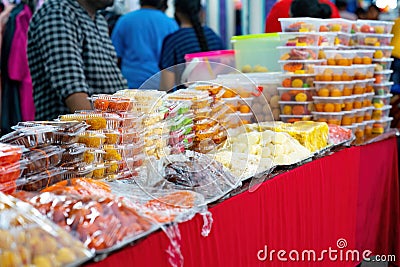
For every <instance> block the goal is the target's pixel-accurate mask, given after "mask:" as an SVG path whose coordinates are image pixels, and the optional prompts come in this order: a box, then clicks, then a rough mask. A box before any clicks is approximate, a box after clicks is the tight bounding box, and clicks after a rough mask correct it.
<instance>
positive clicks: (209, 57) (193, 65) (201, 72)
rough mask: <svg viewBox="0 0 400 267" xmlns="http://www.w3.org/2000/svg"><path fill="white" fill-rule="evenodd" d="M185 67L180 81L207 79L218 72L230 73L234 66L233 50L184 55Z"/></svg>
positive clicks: (213, 77) (213, 76)
mask: <svg viewBox="0 0 400 267" xmlns="http://www.w3.org/2000/svg"><path fill="white" fill-rule="evenodd" d="M185 60H186V68H185V71H184V72H183V74H182V82H186V81H188V82H191V81H207V80H211V79H215V77H217V75H218V74H224V73H230V72H232V70H233V68H234V67H235V65H236V64H235V51H234V50H218V51H207V52H198V53H193V54H187V55H185Z"/></svg>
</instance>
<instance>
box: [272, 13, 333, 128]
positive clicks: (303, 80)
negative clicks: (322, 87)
mask: <svg viewBox="0 0 400 267" xmlns="http://www.w3.org/2000/svg"><path fill="white" fill-rule="evenodd" d="M279 21H280V22H281V27H282V31H283V32H282V33H279V35H280V38H281V41H282V45H283V46H279V47H277V49H278V50H279V51H280V54H281V57H280V60H279V64H280V65H281V69H282V72H283V73H284V74H283V75H282V77H281V82H280V87H278V88H277V90H278V92H279V96H280V101H279V106H280V109H281V115H280V119H281V120H282V121H284V122H295V121H299V120H310V119H311V118H312V116H311V112H312V111H313V99H312V96H313V95H314V94H315V88H314V80H315V68H316V67H317V66H320V65H324V64H326V60H324V59H319V54H320V49H321V48H320V46H319V45H320V44H321V45H324V46H333V45H334V37H335V35H329V34H328V35H325V34H323V35H320V34H319V20H318V19H314V18H287V19H286V18H281V19H279Z"/></svg>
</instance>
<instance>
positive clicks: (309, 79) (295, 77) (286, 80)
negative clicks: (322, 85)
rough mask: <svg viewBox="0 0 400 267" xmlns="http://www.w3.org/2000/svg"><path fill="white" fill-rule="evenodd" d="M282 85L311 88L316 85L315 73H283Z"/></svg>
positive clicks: (281, 76)
mask: <svg viewBox="0 0 400 267" xmlns="http://www.w3.org/2000/svg"><path fill="white" fill-rule="evenodd" d="M279 78H280V87H287V88H310V87H314V81H315V74H282V75H280V76H279Z"/></svg>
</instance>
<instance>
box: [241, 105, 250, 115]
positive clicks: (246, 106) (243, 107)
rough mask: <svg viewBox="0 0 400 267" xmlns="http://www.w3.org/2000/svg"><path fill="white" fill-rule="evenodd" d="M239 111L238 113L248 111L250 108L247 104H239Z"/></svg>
mask: <svg viewBox="0 0 400 267" xmlns="http://www.w3.org/2000/svg"><path fill="white" fill-rule="evenodd" d="M239 111H240V113H249V112H250V108H249V106H248V105H241V106H240V107H239Z"/></svg>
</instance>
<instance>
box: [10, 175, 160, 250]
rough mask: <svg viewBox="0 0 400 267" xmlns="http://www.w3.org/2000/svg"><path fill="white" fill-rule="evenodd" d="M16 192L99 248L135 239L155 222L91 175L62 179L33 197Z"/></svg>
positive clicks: (107, 247) (88, 244)
mask: <svg viewBox="0 0 400 267" xmlns="http://www.w3.org/2000/svg"><path fill="white" fill-rule="evenodd" d="M17 196H18V197H21V198H23V199H24V200H26V201H28V202H29V203H30V204H32V205H33V206H34V207H36V208H37V209H38V210H39V211H40V212H41V213H42V214H46V215H47V216H48V217H49V218H50V219H51V220H53V221H54V222H55V223H56V224H58V225H59V226H61V227H62V228H64V229H66V230H67V231H69V232H71V234H72V235H74V236H76V237H77V238H79V239H80V240H81V241H82V242H84V243H85V244H86V245H87V246H88V247H89V248H93V249H96V250H97V251H98V252H101V251H102V250H105V249H116V248H117V247H118V248H119V247H120V246H122V245H123V244H127V243H129V242H132V241H133V240H135V239H136V238H138V236H140V235H141V234H143V233H145V232H146V231H148V230H149V229H150V228H151V226H152V225H151V224H150V222H149V221H148V220H147V219H145V218H144V217H142V216H141V215H139V214H138V213H137V211H136V210H134V209H133V208H132V207H130V206H128V205H127V204H125V203H124V200H122V199H120V198H116V197H115V196H114V195H113V194H111V193H110V189H109V187H108V186H107V185H106V184H104V183H102V182H98V181H94V180H91V179H72V180H69V181H63V182H60V183H57V184H55V185H54V186H51V187H49V188H46V190H44V191H43V192H42V193H41V194H39V195H36V196H33V197H31V196H29V195H25V194H23V193H19V194H17Z"/></svg>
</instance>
